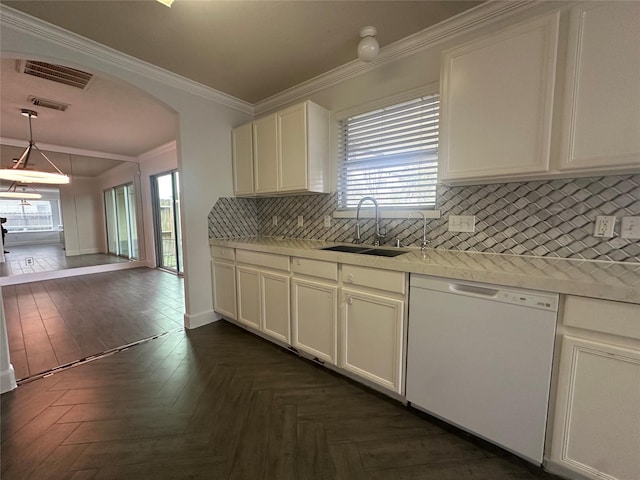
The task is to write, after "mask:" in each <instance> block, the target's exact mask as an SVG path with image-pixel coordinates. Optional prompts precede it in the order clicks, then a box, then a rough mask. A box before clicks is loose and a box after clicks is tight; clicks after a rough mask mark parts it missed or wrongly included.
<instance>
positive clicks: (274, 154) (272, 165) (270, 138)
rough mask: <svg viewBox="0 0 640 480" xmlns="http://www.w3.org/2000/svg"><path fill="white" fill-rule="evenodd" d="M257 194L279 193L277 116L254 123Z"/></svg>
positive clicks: (273, 115) (267, 117)
mask: <svg viewBox="0 0 640 480" xmlns="http://www.w3.org/2000/svg"><path fill="white" fill-rule="evenodd" d="M253 159H254V168H255V192H256V193H274V192H277V191H278V127H277V121H276V114H275V113H274V114H272V115H269V116H266V117H264V118H260V119H258V120H256V121H255V122H253Z"/></svg>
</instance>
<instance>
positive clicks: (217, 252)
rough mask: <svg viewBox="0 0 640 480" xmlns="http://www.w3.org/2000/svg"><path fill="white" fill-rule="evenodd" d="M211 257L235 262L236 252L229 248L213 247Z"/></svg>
mask: <svg viewBox="0 0 640 480" xmlns="http://www.w3.org/2000/svg"><path fill="white" fill-rule="evenodd" d="M211 256H212V257H213V258H216V259H225V260H235V259H236V250H235V248H229V247H218V246H216V245H213V246H212V247H211Z"/></svg>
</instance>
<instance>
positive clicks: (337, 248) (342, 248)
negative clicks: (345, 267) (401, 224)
mask: <svg viewBox="0 0 640 480" xmlns="http://www.w3.org/2000/svg"><path fill="white" fill-rule="evenodd" d="M320 250H327V251H330V252H345V253H357V254H361V255H377V256H379V257H397V256H398V255H402V254H405V253H407V250H400V249H390V248H375V247H359V246H356V245H334V246H333V247H324V248H321V249H320Z"/></svg>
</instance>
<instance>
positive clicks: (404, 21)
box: [0, 0, 481, 174]
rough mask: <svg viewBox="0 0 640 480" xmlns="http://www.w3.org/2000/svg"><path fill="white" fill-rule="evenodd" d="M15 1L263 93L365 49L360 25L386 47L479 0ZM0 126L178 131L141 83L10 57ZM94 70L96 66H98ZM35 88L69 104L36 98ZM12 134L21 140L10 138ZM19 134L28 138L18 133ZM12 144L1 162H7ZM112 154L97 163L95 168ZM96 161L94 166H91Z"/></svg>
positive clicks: (54, 137)
mask: <svg viewBox="0 0 640 480" xmlns="http://www.w3.org/2000/svg"><path fill="white" fill-rule="evenodd" d="M1 1H2V4H3V5H4V6H9V7H11V8H15V9H17V10H21V11H23V12H25V13H28V14H30V15H33V16H35V17H38V18H40V19H42V20H45V21H47V22H49V23H52V24H54V25H57V26H60V27H63V28H65V29H67V30H69V31H71V32H74V33H77V34H79V35H82V36H84V37H86V38H89V39H92V40H95V41H97V42H99V43H102V44H104V45H106V46H109V47H112V48H115V49H116V50H119V51H121V52H124V53H127V54H129V55H131V56H134V57H136V58H139V59H141V60H144V61H146V62H148V63H151V64H154V65H157V66H160V67H162V68H164V69H166V70H169V71H171V72H173V73H176V74H178V75H181V76H183V77H185V78H188V79H191V80H194V81H196V82H199V83H202V84H204V85H206V86H209V87H212V88H214V89H217V90H219V91H222V92H224V93H226V94H229V95H232V96H235V97H237V98H240V99H242V100H245V101H247V102H249V103H256V102H258V101H260V100H264V99H265V98H268V97H269V96H272V95H274V94H276V93H279V92H281V91H283V90H285V89H287V88H289V87H292V86H294V85H297V84H299V83H301V82H303V81H306V80H310V79H311V78H314V77H315V76H317V75H320V74H322V73H324V72H327V71H329V70H331V69H333V68H336V67H339V66H341V65H343V64H346V63H349V62H351V61H354V60H356V46H357V44H358V41H359V30H360V28H361V27H363V26H365V25H374V26H376V27H377V29H378V40H379V42H380V45H381V48H384V47H385V46H386V45H389V44H391V43H393V42H395V41H398V40H400V39H402V38H405V37H407V36H409V35H412V34H414V33H416V32H418V31H421V30H423V29H425V28H427V27H429V26H431V25H433V24H436V23H439V22H441V21H442V20H444V19H446V18H448V17H451V16H454V15H456V14H458V13H460V12H462V11H464V10H466V9H469V8H472V7H474V6H476V5H478V4H479V3H481V2H476V1H462V0H450V1H435V0H424V1H368V0H362V1H341V0H336V1H272V0H263V1H248V0H236V1H213V0H175V2H174V4H173V7H172V8H167V7H165V6H163V5H161V4H160V3H158V2H156V1H154V0H129V1H110V0H107V1H102V0H79V1H58V0H46V1H34V0H32V1H7V0H1ZM0 62H1V63H0V94H1V98H0V108H1V111H0V137H2V139H3V143H5V144H6V143H7V142H6V141H5V140H6V139H13V140H18V141H23V142H25V145H26V140H27V139H28V120H27V118H25V117H23V116H21V115H20V109H22V108H32V109H34V110H36V111H38V114H39V116H38V118H37V119H34V120H33V135H34V140H35V141H36V143H38V144H39V145H42V144H52V145H61V146H65V147H68V148H74V149H82V150H91V151H96V152H104V155H101V154H99V153H98V154H96V155H97V156H103V157H106V158H111V159H113V158H118V156H119V155H122V156H128V157H136V156H138V155H140V154H142V153H144V152H147V151H149V150H151V149H153V148H155V147H158V146H160V145H163V144H165V143H167V142H169V141H171V140H174V139H175V138H176V132H177V118H176V116H175V114H174V113H173V112H172V111H170V110H169V109H168V108H167V107H165V106H164V105H161V104H160V103H159V102H158V101H157V100H155V99H153V98H151V97H149V96H147V95H145V94H144V93H143V92H141V91H139V90H138V89H136V88H134V87H132V86H130V85H127V84H125V83H122V82H120V81H116V80H114V79H109V78H104V77H96V78H95V79H94V81H93V82H92V83H91V84H90V85H89V87H88V88H87V89H86V90H80V89H77V88H75V87H69V86H66V85H59V84H57V83H54V82H51V81H48V80H43V79H40V78H35V77H30V76H28V75H25V74H23V73H19V72H18V71H17V69H16V59H7V58H3V59H1V60H0ZM90 73H93V72H90ZM31 95H34V96H39V97H43V98H45V99H48V100H55V101H58V102H62V103H66V104H69V105H70V107H69V109H68V110H67V111H66V112H58V111H55V110H49V109H46V108H41V107H33V106H32V105H30V104H29V103H28V101H27V99H28V97H29V96H31ZM9 143H11V142H9ZM12 144H14V145H19V142H18V143H17V142H15V141H14V142H13V143H12ZM5 154H7V155H9V153H8V150H6V149H3V151H2V155H3V157H2V163H3V165H4V164H5V162H6V161H10V160H5ZM104 165H105V164H104V163H103V164H102V166H100V167H98V166H96V171H98V170H100V169H101V168H102V167H103V166H104ZM89 173H90V172H88V171H87V174H89Z"/></svg>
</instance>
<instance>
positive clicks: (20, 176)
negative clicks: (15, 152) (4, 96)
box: [0, 109, 69, 185]
mask: <svg viewBox="0 0 640 480" xmlns="http://www.w3.org/2000/svg"><path fill="white" fill-rule="evenodd" d="M20 113H21V114H22V115H24V116H25V117H28V118H29V145H27V148H25V150H24V152H22V155H20V158H19V159H18V161H17V162H16V164H15V165H14V166H13V168H0V179H3V180H11V181H12V182H21V183H51V184H56V185H62V184H66V183H69V177H68V176H67V175H65V174H64V173H62V170H60V169H59V168H58V167H56V165H55V163H53V162H52V161H51V160H49V157H47V156H46V155H45V154H44V152H43V151H42V150H40V149H39V148H38V146H37V145H36V143H35V142H34V141H33V130H32V128H31V119H32V118H38V112H35V111H33V110H28V109H22V111H21V112H20ZM33 150H36V151H37V152H38V153H39V154H40V155H42V156H43V157H44V159H45V160H46V161H47V162H49V163H50V164H51V166H52V167H53V168H54V169H55V172H44V171H40V170H27V165H28V164H29V157H30V156H31V152H32V151H33Z"/></svg>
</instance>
